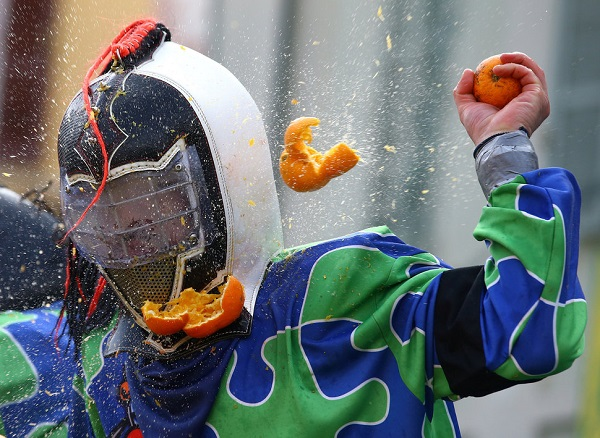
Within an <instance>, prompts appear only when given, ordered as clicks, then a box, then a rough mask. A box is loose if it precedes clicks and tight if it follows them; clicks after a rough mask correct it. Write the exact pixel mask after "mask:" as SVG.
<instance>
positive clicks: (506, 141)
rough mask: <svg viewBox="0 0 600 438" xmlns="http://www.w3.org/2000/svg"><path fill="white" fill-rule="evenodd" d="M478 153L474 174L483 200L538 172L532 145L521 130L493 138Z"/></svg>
mask: <svg viewBox="0 0 600 438" xmlns="http://www.w3.org/2000/svg"><path fill="white" fill-rule="evenodd" d="M478 149H479V150H478V153H477V156H476V157H475V170H476V171H477V178H478V179H479V184H480V185H481V189H482V190H483V194H484V195H485V197H486V199H487V198H488V197H489V196H490V193H491V192H492V190H493V189H494V188H496V187H498V186H500V185H502V184H505V183H507V182H509V181H511V180H513V179H514V178H515V177H516V176H517V175H520V174H522V173H525V172H529V171H531V170H535V169H538V168H539V165H538V159H537V155H536V153H535V151H534V149H533V145H532V144H531V141H530V140H529V137H528V136H527V133H525V132H523V131H521V130H519V131H513V132H508V133H506V134H501V135H498V136H495V137H493V138H492V139H491V140H490V141H488V142H487V143H485V144H484V145H483V146H481V147H480V148H478Z"/></svg>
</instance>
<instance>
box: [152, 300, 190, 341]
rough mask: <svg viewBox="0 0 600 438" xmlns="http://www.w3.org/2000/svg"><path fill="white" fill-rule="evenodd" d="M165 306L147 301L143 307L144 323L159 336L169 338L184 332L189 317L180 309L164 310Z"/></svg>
mask: <svg viewBox="0 0 600 438" xmlns="http://www.w3.org/2000/svg"><path fill="white" fill-rule="evenodd" d="M167 304H169V303H167ZM162 307H163V305H162V304H160V303H153V302H152V301H146V302H145V303H144V305H143V306H142V315H143V316H144V321H145V322H146V325H147V326H148V328H149V329H150V330H152V331H153V332H154V333H156V334H157V335H161V336H167V335H172V334H173V333H177V332H178V331H180V330H183V327H184V326H185V324H186V323H187V321H188V318H189V317H188V315H187V313H185V312H184V311H183V309H181V308H180V307H177V306H175V307H172V308H170V309H169V310H162Z"/></svg>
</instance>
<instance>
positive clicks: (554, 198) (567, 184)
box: [434, 136, 587, 397]
mask: <svg viewBox="0 0 600 438" xmlns="http://www.w3.org/2000/svg"><path fill="white" fill-rule="evenodd" d="M501 137H502V136H501ZM501 137H499V138H498V142H499V143H501V142H502V138H501ZM527 142H528V139H527ZM504 152H505V153H508V154H509V153H510V151H507V150H506V149H505V151H504ZM504 155H505V154H504ZM503 159H504V160H505V161H506V155H505V156H504V157H503ZM494 160H495V159H493V158H492V159H491V160H490V163H487V164H488V165H490V164H493V162H494ZM508 162H510V159H509V160H508ZM496 163H497V161H496ZM503 166H504V164H500V165H498V166H496V167H495V169H496V171H497V172H498V174H502V168H503ZM492 167H494V166H492ZM498 169H500V170H498ZM507 174H508V173H507V172H504V175H505V176H506V175H507ZM480 181H481V175H480ZM498 182H499V183H493V182H492V183H490V184H489V187H490V188H491V193H490V195H489V198H488V205H487V206H486V207H484V209H483V212H482V214H481V218H480V220H479V223H478V225H477V227H476V229H475V231H474V236H475V238H476V239H478V240H481V241H485V243H486V244H487V246H488V248H489V252H490V257H489V258H488V260H487V261H486V263H485V265H484V266H482V267H474V268H463V269H455V270H450V271H447V272H445V273H444V274H442V277H441V279H440V283H439V289H438V293H437V302H436V307H435V322H434V326H435V328H434V331H435V337H436V340H435V343H436V352H437V354H438V359H439V362H440V364H441V366H442V368H443V370H444V373H445V375H446V378H447V379H448V383H449V386H450V389H451V390H452V391H453V392H454V394H456V395H459V396H463V397H464V396H469V395H474V396H481V395H485V394H487V393H490V392H494V391H497V390H500V389H503V388H506V387H508V386H511V385H513V384H515V383H525V382H530V381H535V380H539V379H541V378H544V377H546V376H549V375H552V374H556V373H559V372H561V371H563V370H565V369H567V368H569V367H570V366H571V364H572V363H573V361H574V360H575V359H576V358H577V357H578V356H580V355H581V353H582V352H583V347H584V337H583V335H584V329H585V324H586V319H587V307H586V303H585V299H584V296H583V292H582V290H581V287H580V284H579V281H578V278H577V264H578V251H579V210H580V203H581V197H580V191H579V188H578V186H577V182H576V181H575V178H574V177H573V175H571V174H570V173H569V172H568V171H566V170H564V169H558V168H549V169H534V170H530V171H528V172H525V173H523V174H520V175H516V176H513V178H512V179H511V180H510V181H508V182H506V181H500V180H498ZM482 187H483V184H482ZM484 191H485V188H484Z"/></svg>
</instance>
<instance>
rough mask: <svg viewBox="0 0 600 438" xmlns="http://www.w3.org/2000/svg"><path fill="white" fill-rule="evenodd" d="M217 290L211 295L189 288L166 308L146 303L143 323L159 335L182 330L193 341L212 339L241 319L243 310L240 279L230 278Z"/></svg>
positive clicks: (242, 288) (143, 310)
mask: <svg viewBox="0 0 600 438" xmlns="http://www.w3.org/2000/svg"><path fill="white" fill-rule="evenodd" d="M217 290H218V293H208V292H206V291H200V292H196V291H195V290H194V289H192V288H188V289H185V290H184V291H182V292H181V294H180V296H179V297H178V298H175V299H173V300H171V301H169V302H168V303H166V304H165V305H164V306H163V305H161V304H158V303H153V302H151V301H147V302H146V303H145V304H144V306H143V307H142V315H143V316H144V321H145V322H146V324H147V325H148V328H149V329H150V330H152V331H153V332H154V333H156V334H157V335H162V336H165V335H172V334H174V333H177V332H178V331H180V330H183V331H184V332H185V333H186V334H187V335H188V336H191V337H193V338H204V337H207V336H210V335H212V334H213V333H215V332H217V331H219V330H221V329H222V328H224V327H227V326H228V325H229V324H231V323H232V322H234V321H235V320H236V319H237V318H239V316H240V315H241V313H242V310H243V308H244V287H243V285H242V284H241V283H240V281H239V280H238V279H237V278H235V277H233V276H229V278H228V280H227V282H226V283H225V284H224V285H221V286H219V287H218V288H217ZM163 307H164V308H165V310H161V309H162V308H163Z"/></svg>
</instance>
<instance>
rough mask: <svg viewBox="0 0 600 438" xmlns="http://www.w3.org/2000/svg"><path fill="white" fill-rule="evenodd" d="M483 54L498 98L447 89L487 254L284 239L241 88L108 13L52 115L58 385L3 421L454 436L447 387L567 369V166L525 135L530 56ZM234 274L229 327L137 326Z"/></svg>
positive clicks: (574, 246) (104, 431)
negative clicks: (58, 391) (509, 81)
mask: <svg viewBox="0 0 600 438" xmlns="http://www.w3.org/2000/svg"><path fill="white" fill-rule="evenodd" d="M107 60H109V61H110V60H112V64H111V65H109V64H107ZM502 61H503V63H504V64H503V65H501V66H498V67H495V70H494V72H495V73H496V74H497V75H498V76H512V77H515V78H517V79H519V80H520V82H521V84H522V86H523V91H522V93H521V94H520V95H519V96H518V97H517V98H515V99H514V100H513V101H511V102H510V103H509V104H508V105H507V106H506V107H505V108H503V109H502V110H498V109H497V108H495V107H492V106H490V105H487V104H484V103H481V102H477V101H476V100H475V98H474V96H473V93H472V91H473V90H472V83H473V72H472V71H471V70H468V69H467V70H465V71H464V73H463V74H462V77H461V78H460V80H459V82H458V84H457V86H456V88H455V90H454V99H455V102H456V107H457V109H458V114H459V117H460V120H461V122H462V124H463V125H464V127H465V129H466V131H467V133H468V134H469V136H470V137H471V139H472V140H473V142H474V144H475V145H476V147H475V163H476V172H477V175H478V178H479V180H480V183H481V186H482V189H483V192H484V194H485V196H486V200H487V204H486V205H485V207H484V208H483V211H482V214H481V218H480V220H479V223H478V225H477V227H476V228H475V231H474V236H475V238H476V239H478V240H480V241H482V242H485V244H486V245H487V247H488V249H489V253H490V255H489V258H488V259H487V260H485V263H484V264H483V265H480V266H472V267H462V268H452V267H450V266H449V265H447V264H446V263H444V262H443V261H441V260H440V259H439V258H437V257H436V256H434V255H433V254H430V253H428V252H426V251H423V250H421V249H418V248H415V247H413V246H410V245H409V244H407V243H405V242H403V241H402V240H400V239H399V238H398V237H397V236H395V235H394V234H393V233H392V232H391V231H390V230H389V229H388V228H387V227H385V226H379V227H374V228H370V229H367V230H363V231H359V232H356V233H354V234H350V235H347V236H343V237H340V238H335V239H332V240H328V241H324V242H319V243H314V244H309V245H304V246H300V247H297V248H288V249H284V247H283V244H282V241H283V239H282V230H281V222H280V215H279V205H278V202H277V192H276V186H275V182H274V176H273V170H272V169H273V168H272V163H271V159H270V152H269V148H268V142H267V139H266V135H265V130H264V126H263V123H262V121H261V117H260V113H259V111H258V109H257V107H256V105H255V104H254V102H253V100H252V98H251V97H250V96H249V94H248V92H247V91H246V90H245V88H244V87H243V86H242V85H241V84H240V83H239V82H238V80H237V79H236V78H235V77H234V76H233V75H232V74H231V73H230V72H228V71H227V70H226V69H225V68H224V67H223V66H221V65H219V64H218V63H216V62H214V61H212V60H210V59H208V58H206V57H205V56H203V55H201V54H199V53H197V52H195V51H193V50H191V49H189V48H186V47H183V46H181V45H179V44H176V43H174V42H171V41H170V32H169V31H168V30H167V29H166V27H165V26H164V25H162V24H159V23H156V22H155V21H153V20H143V21H139V22H136V23H133V24H132V25H131V26H129V27H128V28H126V29H125V30H124V31H123V32H122V33H121V34H120V35H118V36H117V38H115V40H114V41H113V43H112V44H111V46H110V47H109V48H108V49H107V50H106V51H105V52H104V53H103V55H102V56H100V58H99V59H98V60H97V61H96V63H94V65H93V66H92V68H91V69H90V72H89V73H88V75H87V76H86V79H85V80H84V86H83V88H82V91H81V92H80V93H78V94H77V95H76V96H75V98H74V99H73V101H72V102H71V103H70V105H69V106H68V108H67V111H66V114H65V116H64V119H63V122H62V124H61V127H60V130H59V141H58V156H59V164H60V172H61V177H60V178H61V198H62V206H63V216H64V220H65V223H66V229H67V234H66V239H65V244H68V245H69V248H70V249H69V259H68V260H69V263H68V267H67V272H68V281H67V283H68V284H67V290H68V292H69V293H68V294H67V297H66V299H65V311H66V315H67V316H66V321H67V323H68V324H66V325H65V322H64V321H62V320H60V318H59V316H57V323H58V328H57V330H58V332H59V333H64V332H65V330H68V333H69V335H70V336H71V338H72V341H70V343H69V344H68V348H67V353H64V354H66V355H67V356H68V358H73V359H74V363H75V364H76V365H75V367H76V372H75V373H74V375H73V377H72V379H71V380H68V379H67V380H65V381H64V382H66V383H65V384H64V393H69V394H71V397H70V398H69V399H68V400H62V403H63V404H61V405H60V407H61V409H57V408H54V410H53V409H52V408H49V406H57V403H61V401H59V400H58V397H55V398H54V400H53V399H52V397H49V396H46V397H45V398H44V399H43V400H42V398H43V397H44V394H43V393H38V394H36V397H38V403H39V404H38V410H37V412H28V415H29V416H28V417H26V418H24V417H22V416H21V417H20V416H18V415H17V414H15V413H14V412H17V411H18V407H19V406H20V405H21V404H22V403H25V402H24V401H23V402H20V403H19V402H13V403H12V404H10V405H8V404H6V403H5V404H2V403H1V402H0V406H1V407H0V415H1V416H2V419H3V421H4V429H5V432H6V433H7V434H8V435H9V436H10V435H19V434H22V435H23V436H24V435H27V434H31V433H32V431H39V430H41V427H42V426H40V425H43V427H44V428H45V429H44V430H48V429H49V428H50V427H52V428H54V430H60V431H62V432H63V433H64V432H65V429H68V433H69V434H70V435H72V436H141V435H142V434H143V435H144V436H151V437H155V436H156V437H159V436H169V437H176V436H213V437H216V436H220V437H226V436H241V435H244V436H309V435H318V436H392V435H393V436H430V437H433V436H459V435H460V430H459V427H458V422H457V418H456V415H455V411H454V407H453V403H454V402H455V401H456V400H458V399H460V398H463V397H468V396H484V395H486V394H490V393H493V392H495V391H499V390H503V389H506V388H508V387H511V386H513V385H515V384H520V383H529V382H536V381H539V380H541V379H543V378H545V377H548V376H550V375H553V374H556V373H559V372H562V371H563V370H565V369H567V368H569V367H570V366H571V364H572V363H573V361H574V360H575V359H576V358H577V357H578V356H580V355H581V353H582V350H583V345H584V341H583V333H584V328H585V324H586V302H585V299H584V295H583V292H582V290H581V287H580V284H579V282H578V279H577V273H576V271H577V263H578V260H577V258H578V245H579V234H578V233H579V231H578V226H579V208H580V192H579V189H578V186H577V182H576V180H575V178H574V177H573V176H572V175H571V174H570V173H569V172H568V171H567V170H564V169H560V168H546V169H540V168H539V166H538V161H537V158H536V154H535V152H534V149H533V147H532V143H531V141H530V139H529V137H530V136H531V135H532V134H533V133H534V132H535V131H536V129H537V128H538V127H539V126H540V124H541V123H542V122H543V121H544V120H545V119H546V118H547V116H548V115H549V108H550V107H549V100H548V91H547V84H546V80H545V77H544V72H543V71H542V69H541V68H540V67H539V66H538V65H537V64H536V63H535V62H534V61H533V60H532V59H531V58H530V57H528V56H526V55H525V54H522V53H506V54H503V55H502ZM96 69H98V70H100V72H101V74H100V76H99V77H98V78H96V79H95V80H91V78H92V75H93V74H94V71H95V70H96ZM232 278H235V279H237V280H238V281H239V283H240V284H242V285H243V288H244V291H245V299H244V303H243V309H242V310H241V312H240V313H239V317H237V319H235V321H234V322H233V323H231V324H229V325H228V326H226V327H224V328H221V329H219V330H217V331H216V332H214V333H212V334H209V335H208V336H205V337H192V336H189V335H187V334H186V333H185V332H181V331H177V332H176V333H169V334H163V335H160V334H156V333H154V332H153V331H152V330H151V329H150V328H149V326H148V323H149V321H148V318H147V314H145V313H144V310H143V308H144V305H145V304H146V303H147V302H152V303H156V304H158V305H160V307H161V308H162V307H164V308H167V307H169V306H170V305H171V304H173V303H174V301H173V300H174V299H175V300H177V297H180V296H181V295H182V294H183V293H184V292H182V291H185V290H187V289H188V288H193V289H194V290H195V291H201V290H208V291H213V295H219V294H218V293H215V291H216V290H219V287H220V286H222V285H223V284H225V285H226V286H225V287H226V288H227V287H228V285H229V284H230V282H231V281H232V280H231V279H232ZM82 279H83V280H82ZM225 290H227V289H225ZM224 294H225V292H221V296H224ZM114 297H118V299H119V300H118V301H119V303H120V305H119V306H117V305H116V304H115V302H114ZM111 300H112V301H111ZM167 303H169V305H167ZM175 316H177V315H175ZM236 316H237V315H236ZM190 318H191V317H190ZM173 319H174V320H177V318H176V317H174V318H173ZM34 329H35V328H32V327H31V325H30V326H28V327H23V325H18V324H12V325H10V326H8V327H6V328H5V331H6V330H7V331H9V332H11V333H13V332H14V333H17V334H18V333H19V330H34ZM64 338H65V336H62V337H60V338H59V339H61V340H62V342H63V343H64V342H66V341H64ZM19 339H22V337H21V338H19ZM21 349H22V351H28V348H27V345H23V346H22V347H21ZM53 358H54V356H53ZM38 362H39V361H38ZM38 362H36V364H37V363H38ZM72 362H73V361H70V360H66V359H65V357H64V356H63V357H61V358H60V359H57V358H54V359H53V362H52V365H48V364H47V363H48V360H47V361H46V364H45V365H44V364H39V365H40V367H46V369H47V367H49V366H53V367H54V369H55V370H56V369H59V370H65V369H66V371H65V374H66V373H67V372H68V371H71V367H72V366H71V365H69V364H70V363H72ZM42 373H43V372H42ZM2 378H3V379H4V380H0V389H3V390H4V389H6V388H12V389H13V391H14V390H15V388H16V386H17V385H16V384H14V383H13V384H12V387H11V386H10V385H11V382H10V380H8V381H7V379H6V378H4V377H2ZM2 378H0V379H2ZM71 387H72V388H73V389H71ZM42 389H43V388H42ZM0 392H1V391H0ZM13 397H14V396H13ZM43 403H46V405H44V406H46V409H41V408H39V406H40V404H43ZM49 412H50V413H52V414H53V415H54V414H55V415H54V416H52V415H50V414H49ZM66 412H68V413H66ZM50 417H52V418H50Z"/></svg>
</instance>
